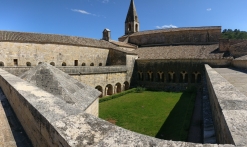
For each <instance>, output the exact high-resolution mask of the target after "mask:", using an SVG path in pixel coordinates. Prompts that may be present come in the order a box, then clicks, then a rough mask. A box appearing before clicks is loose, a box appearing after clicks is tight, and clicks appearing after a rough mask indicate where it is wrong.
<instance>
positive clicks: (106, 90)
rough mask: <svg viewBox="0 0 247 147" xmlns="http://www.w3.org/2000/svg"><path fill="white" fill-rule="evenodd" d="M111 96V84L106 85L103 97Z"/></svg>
mask: <svg viewBox="0 0 247 147" xmlns="http://www.w3.org/2000/svg"><path fill="white" fill-rule="evenodd" d="M112 94H113V87H112V85H111V84H108V85H106V87H105V95H112Z"/></svg>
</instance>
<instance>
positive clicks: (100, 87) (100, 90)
mask: <svg viewBox="0 0 247 147" xmlns="http://www.w3.org/2000/svg"><path fill="white" fill-rule="evenodd" d="M95 89H97V90H98V91H99V92H101V95H100V96H99V97H100V98H102V97H103V88H102V86H100V85H98V86H96V87H95Z"/></svg>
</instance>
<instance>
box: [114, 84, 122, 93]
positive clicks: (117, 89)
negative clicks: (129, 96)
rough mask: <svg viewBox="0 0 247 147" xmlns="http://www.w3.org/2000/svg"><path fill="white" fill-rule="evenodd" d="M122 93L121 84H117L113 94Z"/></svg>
mask: <svg viewBox="0 0 247 147" xmlns="http://www.w3.org/2000/svg"><path fill="white" fill-rule="evenodd" d="M121 91H122V88H121V84H120V83H117V84H116V85H115V93H120V92H121Z"/></svg>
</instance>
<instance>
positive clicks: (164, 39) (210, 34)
mask: <svg viewBox="0 0 247 147" xmlns="http://www.w3.org/2000/svg"><path fill="white" fill-rule="evenodd" d="M147 32H148V31H147ZM220 36H221V29H220V28H218V27H216V28H209V29H193V28H192V29H179V28H178V29H174V30H170V31H162V30H161V31H157V32H151V33H145V32H143V33H142V32H139V33H135V34H133V35H131V36H130V37H129V43H132V44H135V45H138V46H151V45H154V44H162V45H176V44H210V43H216V42H218V39H219V38H220Z"/></svg>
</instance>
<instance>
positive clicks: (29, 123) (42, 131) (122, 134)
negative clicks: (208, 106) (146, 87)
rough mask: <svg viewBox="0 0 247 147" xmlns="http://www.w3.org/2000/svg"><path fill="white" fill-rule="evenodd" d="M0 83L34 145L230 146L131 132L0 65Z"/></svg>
mask: <svg viewBox="0 0 247 147" xmlns="http://www.w3.org/2000/svg"><path fill="white" fill-rule="evenodd" d="M0 87H1V88H2V89H3V92H4V94H5V95H6V97H7V98H8V100H9V102H10V104H11V106H12V108H13V110H14V111H15V113H16V115H17V117H18V119H19V120H20V122H21V124H22V126H23V127H24V129H25V131H26V133H27V135H28V136H29V138H30V140H31V141H32V143H33V145H34V146H35V147H47V146H56V147H72V146H73V147H75V146H76V147H80V146H81V147H82V146H140V147H147V146H157V147H162V146H195V147H203V146H205V147H232V145H215V144H194V143H187V142H179V141H167V140H160V139H156V138H153V137H149V136H146V135H142V134H138V133H135V132H131V131H129V130H126V129H123V128H120V127H117V126H115V125H113V124H111V123H109V122H106V121H104V120H101V119H99V118H96V117H94V116H93V115H89V114H87V113H84V112H82V110H80V109H77V108H76V107H73V106H71V105H69V104H66V103H65V102H64V101H63V100H61V99H59V98H57V97H55V96H53V95H51V94H49V93H47V92H45V91H43V90H41V89H39V88H38V87H36V86H33V85H31V84H29V83H27V82H25V81H24V80H22V79H20V78H17V77H15V76H14V75H11V74H9V73H7V72H6V71H4V70H2V69H0ZM24 114H25V115H24Z"/></svg>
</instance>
